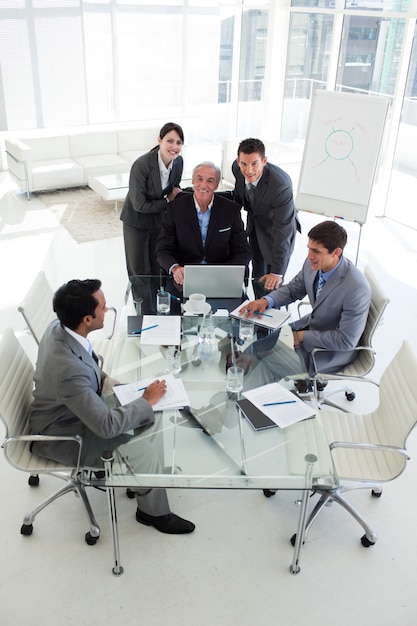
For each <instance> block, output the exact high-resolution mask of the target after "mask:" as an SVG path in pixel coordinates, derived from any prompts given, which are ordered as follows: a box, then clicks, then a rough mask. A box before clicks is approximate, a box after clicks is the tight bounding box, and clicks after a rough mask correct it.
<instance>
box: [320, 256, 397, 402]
mask: <svg viewBox="0 0 417 626" xmlns="http://www.w3.org/2000/svg"><path fill="white" fill-rule="evenodd" d="M364 274H365V278H366V279H367V281H368V283H369V286H370V288H371V304H370V307H369V312H368V318H367V321H366V326H365V329H364V331H363V333H362V337H361V338H360V340H359V343H358V345H357V346H356V348H355V351H356V353H357V357H356V358H355V360H354V361H353V362H352V363H351V364H350V365H348V366H347V367H345V368H344V369H343V370H342V371H341V372H337V374H336V375H335V376H334V380H338V379H339V380H345V379H346V378H347V379H349V378H363V377H364V376H366V375H367V374H369V372H370V371H371V370H372V368H373V366H374V364H375V350H374V349H373V347H372V339H373V336H374V333H375V331H376V329H377V328H378V326H379V324H380V323H381V319H382V315H383V313H384V311H385V309H386V307H387V305H388V303H389V298H388V297H387V295H386V294H385V292H384V290H383V289H382V288H381V286H380V285H379V283H378V282H377V280H376V278H375V276H374V273H373V272H372V270H371V269H370V267H369V266H366V267H365V271H364ZM324 352H326V350H325V349H324V348H314V350H313V351H312V353H311V357H312V359H313V363H314V368H315V371H316V375H315V377H314V385H313V386H314V392H315V397H316V402H317V404H318V406H319V407H321V406H322V405H324V404H327V405H329V406H334V407H336V408H342V407H340V406H339V405H338V404H336V403H335V402H332V401H331V400H330V399H329V396H331V395H334V394H335V393H339V392H343V391H344V393H345V397H346V399H347V400H348V401H352V400H354V399H355V393H354V391H353V390H352V388H351V387H350V386H349V385H348V384H346V382H345V383H344V385H343V386H341V387H337V388H333V389H331V390H329V389H327V388H326V386H325V385H324V384H323V382H324V381H325V380H326V378H327V377H326V376H325V375H323V374H321V373H320V371H319V370H320V368H319V366H318V364H317V358H316V357H317V355H318V354H321V353H324Z"/></svg>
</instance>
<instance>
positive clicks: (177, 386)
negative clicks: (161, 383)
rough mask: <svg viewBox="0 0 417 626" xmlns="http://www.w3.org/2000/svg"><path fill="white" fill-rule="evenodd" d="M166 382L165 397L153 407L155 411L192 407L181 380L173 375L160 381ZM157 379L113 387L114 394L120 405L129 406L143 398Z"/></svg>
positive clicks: (146, 379) (163, 377)
mask: <svg viewBox="0 0 417 626" xmlns="http://www.w3.org/2000/svg"><path fill="white" fill-rule="evenodd" d="M161 378H162V379H163V380H165V382H166V384H167V391H166V394H165V395H164V396H162V398H161V399H160V400H158V402H157V403H156V404H153V405H152V408H153V410H154V411H162V410H164V409H179V408H182V407H184V406H189V405H190V400H189V398H188V394H187V392H186V390H185V387H184V383H183V382H182V380H181V379H180V378H174V376H173V375H172V374H166V376H161V377H160V378H159V379H158V380H160V379H161ZM154 380H155V378H152V377H151V378H144V379H143V380H139V381H137V382H135V383H127V384H126V385H117V386H116V387H113V390H114V393H115V395H116V397H117V399H118V400H119V402H120V404H122V405H124V404H129V402H132V401H133V400H137V399H138V398H141V397H142V396H143V392H144V391H145V389H146V387H147V386H148V385H150V384H151V382H153V381H154Z"/></svg>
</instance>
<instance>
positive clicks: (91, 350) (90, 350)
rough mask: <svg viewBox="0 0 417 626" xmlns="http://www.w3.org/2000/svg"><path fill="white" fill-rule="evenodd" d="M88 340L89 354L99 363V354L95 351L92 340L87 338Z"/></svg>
mask: <svg viewBox="0 0 417 626" xmlns="http://www.w3.org/2000/svg"><path fill="white" fill-rule="evenodd" d="M87 341H88V354H89V355H90V356H92V357H93V359H94V360H95V362H96V363H98V358H97V354H96V353H95V352H94V350H93V346H92V345H91V342H90V340H89V339H87Z"/></svg>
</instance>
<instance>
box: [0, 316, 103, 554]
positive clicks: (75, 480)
mask: <svg viewBox="0 0 417 626" xmlns="http://www.w3.org/2000/svg"><path fill="white" fill-rule="evenodd" d="M33 374H34V371H33V366H32V363H31V362H30V360H29V358H28V356H27V355H26V353H25V352H24V350H23V348H22V346H21V345H20V343H19V342H18V340H17V339H16V337H15V335H14V333H13V331H12V330H11V329H10V328H8V329H6V330H5V332H4V335H3V337H2V339H1V340H0V419H1V420H2V422H3V423H4V425H5V428H6V436H5V439H4V441H3V443H2V446H1V447H2V448H3V450H4V454H5V457H6V460H7V461H8V462H9V464H10V465H12V466H13V467H15V468H16V469H19V470H22V471H24V472H28V473H30V474H31V476H30V477H29V485H31V486H36V485H37V484H38V483H39V478H38V475H39V474H49V475H51V476H56V477H57V478H60V479H61V480H64V481H65V485H64V486H62V487H60V488H59V489H57V490H56V491H55V492H54V493H52V494H51V495H50V496H49V497H48V498H46V499H45V500H43V502H41V503H40V504H38V506H36V507H35V508H34V509H33V510H31V511H29V512H28V513H26V515H25V517H24V519H23V524H22V526H21V529H20V532H21V534H22V535H31V534H32V532H33V522H34V520H35V517H36V516H37V514H38V513H40V512H41V511H42V510H43V509H44V508H45V507H47V506H48V505H49V504H51V502H54V500H56V499H57V498H60V497H61V496H63V495H64V494H66V493H69V492H75V493H76V494H78V496H79V497H80V499H81V502H82V503H83V504H84V507H85V509H86V511H87V515H88V517H89V520H90V530H89V532H88V533H87V534H86V535H85V540H86V542H87V543H88V544H89V545H93V544H95V543H96V542H97V541H98V539H99V537H100V528H99V526H98V524H97V522H96V520H95V517H94V513H93V511H92V508H91V506H90V502H89V500H88V497H87V494H86V490H85V486H84V484H82V483H81V481H80V477H81V475H82V473H85V475H86V476H88V475H89V471H90V470H89V469H86V468H83V467H81V466H80V456H81V450H82V440H81V438H80V437H78V436H70V437H50V436H45V435H30V434H29V432H30V431H29V411H30V405H31V402H32V391H33ZM51 440H61V441H62V440H67V441H68V440H73V441H74V445H76V446H78V448H79V452H78V461H77V464H76V465H75V466H73V467H72V466H66V465H63V464H61V463H57V462H55V461H50V460H48V459H43V458H42V457H39V456H36V455H35V454H32V452H31V451H30V447H31V444H32V442H33V441H51Z"/></svg>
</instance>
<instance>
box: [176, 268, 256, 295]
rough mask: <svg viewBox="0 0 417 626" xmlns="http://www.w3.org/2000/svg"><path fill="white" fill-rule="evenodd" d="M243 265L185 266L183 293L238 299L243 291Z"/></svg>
mask: <svg viewBox="0 0 417 626" xmlns="http://www.w3.org/2000/svg"><path fill="white" fill-rule="evenodd" d="M244 275H245V266H244V265H185V267H184V291H183V295H184V296H185V297H186V298H188V297H189V296H190V294H192V293H204V295H205V296H206V298H240V297H241V296H242V290H243V278H244Z"/></svg>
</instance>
